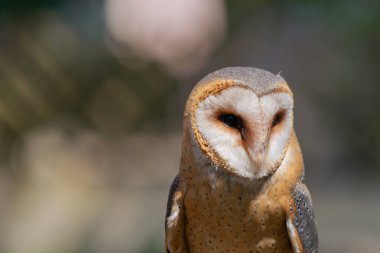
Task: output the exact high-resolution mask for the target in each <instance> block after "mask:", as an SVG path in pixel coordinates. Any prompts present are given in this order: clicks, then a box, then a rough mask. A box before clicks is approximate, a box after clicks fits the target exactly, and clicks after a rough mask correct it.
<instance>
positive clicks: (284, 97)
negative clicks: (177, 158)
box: [165, 67, 318, 253]
mask: <svg viewBox="0 0 380 253" xmlns="http://www.w3.org/2000/svg"><path fill="white" fill-rule="evenodd" d="M183 124H184V126H183V142H182V154H181V163H180V169H179V173H178V175H177V176H176V178H175V179H174V181H173V184H172V186H171V189H170V192H169V199H168V205H167V212H166V222H165V232H166V238H165V247H166V252H167V253H169V252H170V253H213V252H215V253H216V252H218V253H221V252H225V253H232V252H236V253H246V252H247V253H253V252H294V253H316V252H317V251H318V235H317V230H316V226H315V218H314V211H313V206H312V202H311V198H310V194H309V191H308V189H307V188H306V186H305V184H304V166H303V159H302V154H301V150H300V147H299V144H298V141H297V137H296V134H295V132H294V129H293V95H292V92H291V90H290V88H289V86H288V85H287V83H286V81H285V80H284V79H283V78H282V77H281V76H280V75H274V74H272V73H270V72H267V71H265V70H261V69H256V68H249V67H230V68H224V69H220V70H217V71H215V72H213V73H211V74H209V75H207V76H206V77H205V78H203V79H202V80H201V81H200V82H199V83H198V84H197V85H196V86H195V88H194V89H193V91H192V92H191V94H190V96H189V99H188V100H187V103H186V108H185V113H184V121H183Z"/></svg>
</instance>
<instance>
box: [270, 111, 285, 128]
mask: <svg viewBox="0 0 380 253" xmlns="http://www.w3.org/2000/svg"><path fill="white" fill-rule="evenodd" d="M284 116H285V112H284V111H281V112H278V113H276V115H275V116H274V118H273V121H272V127H274V126H276V125H278V124H280V122H281V121H282V119H283V118H284Z"/></svg>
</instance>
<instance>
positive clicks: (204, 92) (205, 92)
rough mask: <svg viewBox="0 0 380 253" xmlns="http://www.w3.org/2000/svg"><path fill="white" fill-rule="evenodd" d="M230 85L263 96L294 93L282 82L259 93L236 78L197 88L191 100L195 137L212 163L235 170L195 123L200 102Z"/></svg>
mask: <svg viewBox="0 0 380 253" xmlns="http://www.w3.org/2000/svg"><path fill="white" fill-rule="evenodd" d="M230 87H239V88H243V89H247V90H251V91H252V92H254V93H255V94H256V95H257V96H258V97H262V96H265V95H268V94H272V93H288V94H290V95H292V92H291V91H290V89H289V87H288V86H287V85H286V84H281V85H280V86H279V87H278V88H276V89H272V90H269V91H267V92H265V93H262V94H257V92H255V90H254V89H253V88H251V87H249V86H247V85H244V84H241V83H238V82H236V81H234V80H215V81H212V82H209V83H207V84H206V85H204V86H203V87H200V88H198V90H196V94H195V95H194V97H193V99H192V101H191V114H190V117H191V128H192V130H193V133H194V135H195V138H196V139H197V141H198V144H199V146H200V149H201V150H202V152H203V153H204V154H205V155H206V156H207V157H209V158H210V160H211V161H212V163H213V164H214V165H215V166H217V167H223V168H224V169H226V170H227V171H228V172H235V171H236V170H235V169H234V168H232V167H231V166H230V165H228V164H227V163H226V162H225V161H224V160H223V159H222V158H221V157H220V155H219V154H218V153H217V152H216V151H215V150H214V149H213V148H212V147H211V146H210V145H209V144H208V143H207V141H206V140H205V138H204V137H203V135H202V134H201V132H200V131H199V128H198V126H197V125H196V123H195V112H196V111H197V109H198V107H199V104H200V103H201V102H202V101H203V100H205V99H206V98H207V97H209V96H210V95H217V94H220V93H221V92H222V91H223V90H225V89H227V88H230Z"/></svg>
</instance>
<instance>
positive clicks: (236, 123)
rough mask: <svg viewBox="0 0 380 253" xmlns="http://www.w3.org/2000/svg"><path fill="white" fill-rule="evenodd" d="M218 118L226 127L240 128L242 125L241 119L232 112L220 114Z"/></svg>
mask: <svg viewBox="0 0 380 253" xmlns="http://www.w3.org/2000/svg"><path fill="white" fill-rule="evenodd" d="M219 120H220V121H222V122H223V123H224V124H225V125H226V126H228V127H232V128H236V129H240V128H242V126H243V125H242V123H241V120H240V119H239V118H238V117H237V116H235V115H233V114H222V115H220V116H219Z"/></svg>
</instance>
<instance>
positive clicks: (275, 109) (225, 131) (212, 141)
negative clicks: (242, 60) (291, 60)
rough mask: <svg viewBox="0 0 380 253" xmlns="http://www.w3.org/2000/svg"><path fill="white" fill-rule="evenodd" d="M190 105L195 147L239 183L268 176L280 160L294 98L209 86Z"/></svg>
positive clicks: (281, 92) (285, 92) (280, 92)
mask: <svg viewBox="0 0 380 253" xmlns="http://www.w3.org/2000/svg"><path fill="white" fill-rule="evenodd" d="M197 94H198V97H196V98H195V99H193V106H192V108H193V110H192V117H191V121H192V122H191V123H192V131H193V134H194V135H193V136H194V137H195V138H194V142H195V143H194V145H195V146H196V147H197V148H199V149H200V150H201V151H202V154H203V155H204V156H206V159H208V160H211V162H212V163H213V164H214V165H215V167H216V168H217V169H219V168H221V169H224V170H227V171H228V172H231V173H233V174H235V175H238V176H240V177H244V178H249V179H258V178H262V177H265V176H268V175H270V174H272V173H274V171H275V170H276V169H277V168H278V167H279V165H280V164H281V163H282V160H283V159H284V156H285V153H286V150H287V146H288V142H289V139H290V135H291V133H292V130H293V96H292V93H291V91H290V90H289V88H288V86H287V85H286V83H283V84H282V88H277V89H272V90H268V91H265V92H261V93H259V92H257V90H255V89H253V88H252V87H251V86H249V85H245V84H241V83H237V82H234V81H232V82H224V84H222V85H221V83H219V82H212V83H209V84H207V85H205V86H204V87H203V89H202V91H201V92H198V93H197Z"/></svg>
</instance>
